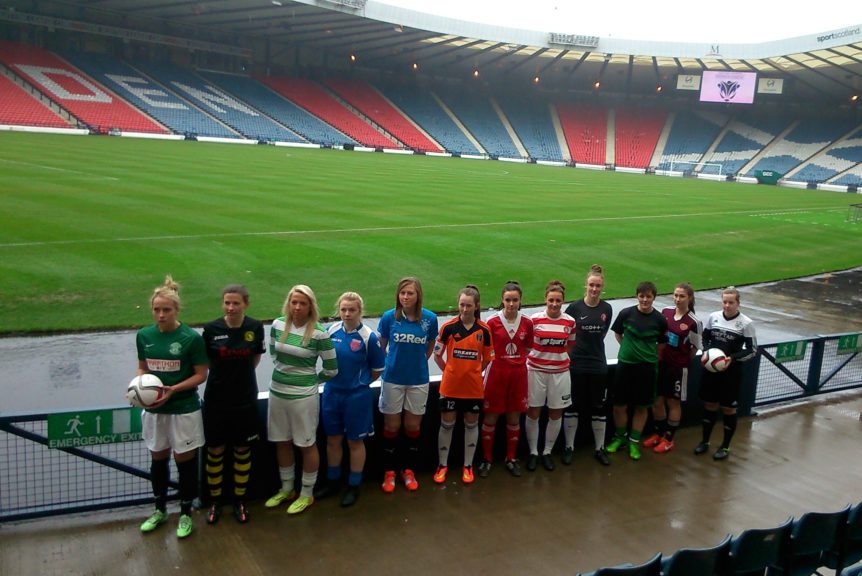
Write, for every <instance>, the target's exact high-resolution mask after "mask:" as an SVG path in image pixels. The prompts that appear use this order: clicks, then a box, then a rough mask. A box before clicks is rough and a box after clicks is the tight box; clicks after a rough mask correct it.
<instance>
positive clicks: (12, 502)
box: [0, 334, 862, 521]
mask: <svg viewBox="0 0 862 576" xmlns="http://www.w3.org/2000/svg"><path fill="white" fill-rule="evenodd" d="M860 351H862V334H839V335H831V336H822V337H818V338H811V339H806V340H799V341H794V342H782V343H778V344H769V345H765V346H761V347H760V349H759V353H758V355H757V357H756V358H755V359H754V360H752V361H751V362H747V363H746V364H745V369H744V371H743V373H744V377H743V394H742V396H743V397H742V399H741V400H742V401H741V406H740V414H741V415H751V414H752V413H753V410H755V409H756V408H757V407H761V406H766V405H769V404H776V403H779V402H787V401H791V400H798V399H802V398H808V397H811V396H815V395H818V394H826V393H830V392H836V391H839V390H847V389H851V388H860V387H862V355H860ZM698 364H699V358H695V359H694V360H693V362H692V370H691V371H690V379H689V388H688V399H687V400H686V401H685V402H684V406H683V415H684V421H683V425H689V426H691V425H697V424H699V422H700V414H701V410H700V402H699V401H698V399H697V398H698V391H699V389H700V374H701V369H700V367H699V366H698ZM609 370H610V377H613V374H614V371H615V364H614V363H612V364H611V366H609ZM375 386H376V385H375ZM438 386H439V379H438V380H437V381H435V382H432V383H431V392H430V396H429V399H428V415H427V416H426V418H425V424H424V425H423V430H422V448H421V451H422V452H421V453H422V455H423V458H424V460H423V463H422V465H421V467H420V471H421V472H430V471H432V470H434V468H435V466H436V464H437V450H436V443H437V426H438V422H439V413H438V409H437V398H438ZM374 391H375V405H376V397H377V396H378V394H379V388H374ZM261 396H262V397H261V398H260V400H259V403H258V416H259V423H260V435H261V438H264V439H265V438H266V429H265V427H266V395H265V394H262V395H261ZM375 413H376V417H375V418H376V420H375V427H376V429H377V430H382V429H383V422H382V416H381V415H380V414H379V413H377V411H376V410H375ZM609 421H610V420H609ZM459 426H461V424H460V423H459ZM542 428H543V427H542ZM588 428H589V426H581V427H580V433H581V434H583V437H581V436H580V435H579V437H578V442H582V443H587V442H592V439H591V438H589V435H590V432H589V431H588V430H587V429H588ZM612 431H613V426H612V425H609V426H608V432H609V433H611V432H612ZM140 432H141V431H140V414H139V410H137V409H131V408H128V407H118V408H116V409H108V410H93V411H77V412H68V413H52V414H30V415H24V416H13V417H0V521H13V520H22V519H28V518H38V517H44V516H53V515H59V514H69V513H74V512H84V511H91V510H100V509H109V508H118V507H121V506H129V505H136V504H144V503H149V502H151V501H152V497H151V494H150V481H149V473H150V472H149V468H150V456H149V453H148V452H147V449H146V448H145V446H144V443H143V442H142V441H141V440H140ZM497 432H498V435H497V444H496V447H495V451H496V452H497V453H496V454H495V459H498V460H499V459H502V458H503V454H504V451H505V446H504V444H505V438H504V432H505V426H498V427H497ZM561 437H562V435H561ZM367 442H368V460H367V463H366V474H365V477H366V479H367V480H368V481H370V482H375V483H376V482H378V481H379V479H380V477H381V476H382V471H381V469H380V463H379V447H378V446H377V440H376V438H374V437H372V438H370V439H369V440H368V441H367ZM523 442H524V441H523V439H522V446H521V452H520V453H521V454H522V455H523V454H525V453H526V450H525V445H523ZM540 442H543V440H542V439H541V438H540ZM559 443H562V438H561V439H560V440H559ZM318 445H319V447H320V448H321V466H320V470H321V471H322V472H321V474H320V476H319V477H320V478H322V477H323V476H325V470H326V450H325V446H326V440H325V438H324V436H323V434H322V431H321V430H319V431H318ZM559 447H560V445H559V444H558V448H559ZM462 451H463V446H462V443H461V442H458V441H456V442H453V443H452V454H450V460H451V461H452V462H458V461H460V460H461V459H462V458H463V452H462ZM227 454H228V455H229V454H230V451H228V452H227ZM345 454H347V451H346V450H345ZM225 469H226V470H230V469H231V467H230V464H229V462H226V466H225ZM230 476H231V475H230V474H225V481H226V483H229V482H230ZM171 477H172V479H173V481H174V483H173V484H172V491H171V493H172V495H175V489H176V484H175V481H176V478H177V473H176V469H175V468H174V467H173V465H172V472H171ZM201 477H203V475H202V476H201ZM279 487H280V483H279V480H278V467H277V465H276V462H275V449H274V446H273V445H272V444H270V443H269V442H266V441H261V442H258V443H257V444H256V446H254V460H253V469H252V476H251V484H250V486H249V493H248V496H249V499H250V500H256V499H260V498H262V497H267V496H269V495H271V494H272V493H274V492H275V491H276V490H277V489H278V488H279ZM225 490H226V493H228V494H230V493H231V492H232V491H231V489H230V486H226V487H225Z"/></svg>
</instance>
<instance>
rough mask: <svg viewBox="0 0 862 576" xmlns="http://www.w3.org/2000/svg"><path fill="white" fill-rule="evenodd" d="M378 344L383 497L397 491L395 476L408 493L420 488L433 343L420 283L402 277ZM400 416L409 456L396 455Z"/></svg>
mask: <svg viewBox="0 0 862 576" xmlns="http://www.w3.org/2000/svg"><path fill="white" fill-rule="evenodd" d="M377 329H378V332H379V333H380V345H381V346H382V347H383V350H384V351H385V352H387V355H386V368H384V370H383V378H382V380H381V385H380V412H381V413H382V414H383V441H382V442H381V444H382V446H383V469H384V470H385V472H384V476H383V484H382V485H381V488H382V489H383V492H385V493H387V494H391V493H392V492H394V491H395V473H396V471H398V470H400V471H401V479H402V481H403V482H404V486H405V487H406V488H407V490H409V491H411V492H413V491H415V490H418V489H419V483H418V482H417V481H416V475H415V474H414V472H413V471H414V470H415V469H416V465H417V464H418V463H419V435H420V430H419V427H420V424H421V423H422V416H423V415H424V414H425V405H426V403H427V401H428V381H429V376H428V358H429V357H430V356H431V352H433V350H434V342H435V340H436V339H437V316H435V315H434V313H433V312H431V311H430V310H426V309H424V308H422V284H420V283H419V279H418V278H414V277H412V276H411V277H407V278H402V279H401V281H400V282H398V290H397V291H396V292H395V308H393V309H391V310H388V311H387V312H386V313H385V314H383V317H382V318H380V324H378V326H377ZM402 413H403V419H404V435H405V436H406V445H407V454H406V455H405V456H401V457H399V456H400V455H399V454H398V452H397V447H398V436H399V433H400V431H401V420H402Z"/></svg>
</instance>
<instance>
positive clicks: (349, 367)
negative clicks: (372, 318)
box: [314, 292, 386, 508]
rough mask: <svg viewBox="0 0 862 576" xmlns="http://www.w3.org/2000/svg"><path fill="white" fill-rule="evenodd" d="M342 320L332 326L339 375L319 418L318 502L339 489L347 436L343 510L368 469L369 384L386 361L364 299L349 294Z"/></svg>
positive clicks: (326, 391) (341, 305)
mask: <svg viewBox="0 0 862 576" xmlns="http://www.w3.org/2000/svg"><path fill="white" fill-rule="evenodd" d="M336 309H337V310H338V316H339V317H340V318H341V321H340V322H336V323H335V324H333V325H332V326H330V327H329V330H328V332H329V337H330V339H331V340H332V344H333V345H334V346H335V354H336V356H337V358H338V375H337V376H335V378H333V379H331V380H329V381H327V382H326V384H325V385H324V387H323V400H322V403H321V415H322V417H323V429H324V431H325V432H326V460H327V469H326V484H324V485H323V487H321V489H319V490H318V491H316V492H315V493H314V497H315V499H320V498H326V497H328V496H332V495H334V494H337V493H338V492H339V490H340V489H341V487H340V484H341V459H342V456H343V448H342V445H343V442H344V436H345V435H346V436H347V447H348V449H349V451H350V475H349V476H348V479H347V491H346V492H345V493H344V495H343V496H342V498H341V506H342V507H345V508H346V507H347V506H352V505H353V504H355V503H356V500H357V499H358V498H359V486H360V485H361V484H362V470H363V468H365V438H367V437H368V436H370V435H372V434H373V433H374V397H373V394H372V392H371V388H370V387H369V385H370V384H371V383H372V382H374V381H375V380H376V379H377V377H378V376H380V373H381V372H383V365H384V363H385V361H386V357H385V355H384V354H383V348H381V347H380V341H379V339H378V337H377V334H376V333H375V332H374V331H373V330H372V329H371V328H369V327H368V326H366V325H364V324H363V323H362V296H360V295H359V294H357V293H356V292H345V293H344V294H342V295H341V297H339V298H338V303H337V304H336Z"/></svg>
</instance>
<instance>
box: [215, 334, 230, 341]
mask: <svg viewBox="0 0 862 576" xmlns="http://www.w3.org/2000/svg"><path fill="white" fill-rule="evenodd" d="M228 338H230V336H228V335H227V334H219V335H218V336H214V337H213V341H215V340H227V339H228Z"/></svg>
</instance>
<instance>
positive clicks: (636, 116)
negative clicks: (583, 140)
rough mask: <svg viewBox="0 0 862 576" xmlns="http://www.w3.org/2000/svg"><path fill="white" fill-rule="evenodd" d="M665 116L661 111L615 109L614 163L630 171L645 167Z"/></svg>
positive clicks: (647, 164) (665, 118)
mask: <svg viewBox="0 0 862 576" xmlns="http://www.w3.org/2000/svg"><path fill="white" fill-rule="evenodd" d="M666 121H667V114H666V113H665V112H664V111H661V110H646V109H635V108H618V109H616V130H615V137H616V142H615V145H614V158H615V160H614V163H615V164H616V165H617V166H626V167H629V168H647V167H648V166H649V163H650V159H651V158H652V154H653V151H654V150H655V147H656V144H657V143H658V138H659V136H660V135H661V131H662V128H663V127H664V124H665V122H666Z"/></svg>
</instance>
